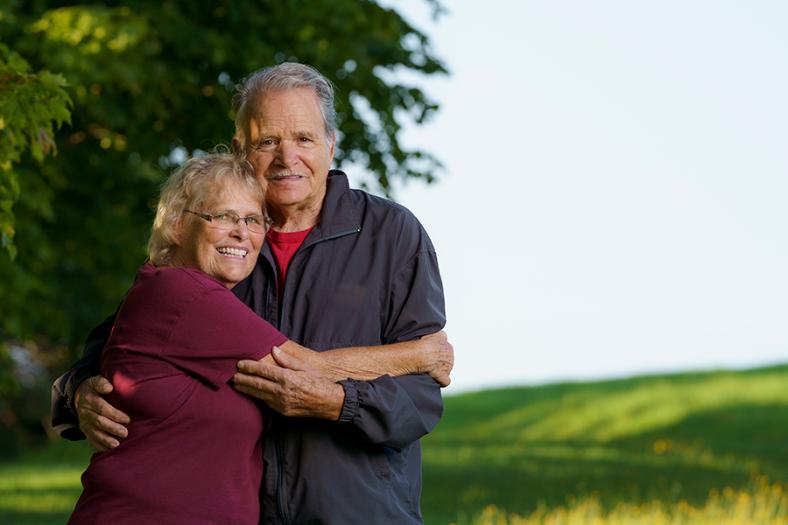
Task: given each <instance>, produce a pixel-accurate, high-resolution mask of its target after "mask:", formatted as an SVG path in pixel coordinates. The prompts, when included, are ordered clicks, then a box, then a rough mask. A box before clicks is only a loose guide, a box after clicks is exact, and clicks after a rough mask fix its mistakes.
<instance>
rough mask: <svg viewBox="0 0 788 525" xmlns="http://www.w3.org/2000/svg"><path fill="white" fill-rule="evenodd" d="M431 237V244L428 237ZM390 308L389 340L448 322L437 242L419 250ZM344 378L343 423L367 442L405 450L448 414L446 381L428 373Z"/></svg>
mask: <svg viewBox="0 0 788 525" xmlns="http://www.w3.org/2000/svg"><path fill="white" fill-rule="evenodd" d="M422 233H423V230H422ZM423 235H424V236H425V237H426V233H423ZM426 242H427V243H428V244H429V240H428V239H427V240H426ZM388 308H389V309H388V312H387V319H386V320H385V323H384V330H385V334H384V341H383V342H384V343H386V344H389V343H396V342H401V341H408V340H413V339H416V338H418V337H421V336H424V335H427V334H431V333H434V332H437V331H439V330H441V329H442V328H443V326H444V324H445V323H446V314H445V306H444V298H443V285H442V283H441V279H440V273H439V271H438V262H437V258H436V256H435V252H434V250H433V249H432V246H431V245H428V246H427V247H426V248H425V249H423V250H422V251H420V252H418V253H417V254H416V255H414V256H413V257H412V258H411V260H410V261H408V262H407V264H406V265H405V268H404V269H403V270H402V271H401V272H399V273H398V275H397V276H396V277H395V279H394V281H393V286H392V287H391V295H390V301H389V305H388ZM340 384H341V385H342V387H343V388H344V390H345V402H344V405H343V407H342V411H341V413H340V417H339V424H340V425H343V426H346V427H347V428H348V431H349V432H350V433H351V434H353V435H355V437H357V438H358V439H360V440H362V441H364V442H368V443H374V444H377V445H381V446H386V447H391V448H393V449H396V450H402V449H403V448H404V447H406V446H407V445H409V444H411V443H413V442H414V441H416V440H418V439H419V438H421V437H422V436H424V435H425V434H427V433H428V432H430V431H431V430H432V429H433V428H435V425H437V424H438V421H439V420H440V418H441V415H442V414H443V400H442V398H441V389H440V386H439V385H438V383H437V382H435V380H433V379H432V377H430V376H429V375H427V374H416V375H408V376H401V377H391V376H382V377H379V378H377V379H374V380H372V381H355V380H352V379H348V380H345V381H340Z"/></svg>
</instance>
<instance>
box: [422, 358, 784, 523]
mask: <svg viewBox="0 0 788 525" xmlns="http://www.w3.org/2000/svg"><path fill="white" fill-rule="evenodd" d="M786 385H788V366H778V367H770V368H764V369H759V370H750V371H745V372H712V373H694V374H679V375H670V376H653V377H638V378H633V379H624V380H615V381H603V382H593V383H576V384H571V383H570V384H554V385H546V386H539V387H527V388H507V389H500V390H491V391H484V392H478V393H470V394H464V395H460V396H455V397H451V398H448V399H447V400H446V415H445V416H444V420H443V421H442V422H441V424H440V426H439V427H438V429H437V430H436V431H435V432H434V433H433V434H431V435H429V436H427V437H426V438H425V439H424V487H425V488H424V491H423V497H422V501H423V505H422V507H423V510H424V515H425V518H426V521H427V523H429V524H430V525H445V524H446V523H448V522H450V521H452V520H456V519H457V516H466V517H467V516H474V515H477V514H478V513H479V512H481V511H482V509H484V508H485V507H487V506H490V505H492V506H494V507H495V508H497V509H506V511H507V512H508V513H515V514H517V515H519V516H531V515H532V513H533V512H535V511H536V510H537V509H539V508H543V509H556V508H558V507H560V506H563V505H566V502H567V498H570V497H574V498H578V499H580V500H582V499H584V498H591V497H593V498H595V500H596V501H598V502H599V503H600V504H601V505H603V506H604V508H607V509H610V508H611V507H612V506H615V505H618V504H621V505H635V506H637V505H641V504H642V503H643V502H649V501H653V502H661V503H662V504H664V505H667V506H668V507H671V506H675V505H676V504H677V502H678V501H681V500H684V501H685V502H686V504H688V505H691V506H693V508H701V507H703V506H704V505H706V502H707V500H709V498H710V494H713V491H714V490H720V489H722V488H724V487H730V488H731V489H732V490H744V489H747V487H750V486H751V483H752V480H753V479H759V478H760V477H762V476H766V477H768V478H769V479H771V480H773V481H774V482H775V483H777V484H778V485H779V484H782V485H783V486H784V485H785V484H788V447H786V446H785V443H788V430H786V429H788V387H786ZM747 490H750V489H747ZM666 508H667V507H666ZM671 508H672V507H671ZM677 523H680V522H677Z"/></svg>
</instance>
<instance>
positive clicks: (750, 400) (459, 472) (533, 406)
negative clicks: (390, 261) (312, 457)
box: [0, 365, 788, 525]
mask: <svg viewBox="0 0 788 525" xmlns="http://www.w3.org/2000/svg"><path fill="white" fill-rule="evenodd" d="M88 455H89V451H88V450H87V448H86V447H84V445H82V444H74V443H66V442H58V443H54V444H53V445H52V446H51V447H49V448H48V449H46V450H43V451H37V452H34V453H29V454H27V455H26V456H25V457H24V458H22V459H21V460H17V461H14V462H11V463H5V464H0V523H9V524H15V525H17V524H18V525H32V524H50V523H51V524H55V523H64V522H65V521H66V518H67V516H68V514H69V512H70V510H71V508H72V507H73V503H74V501H75V500H76V498H77V497H78V495H79V492H80V486H79V475H80V473H81V471H82V469H83V468H84V465H85V464H86V462H87V458H88ZM764 487H765V489H764ZM784 489H788V365H784V366H776V367H770V368H762V369H756V370H749V371H743V372H709V373H694V374H680V375H663V376H648V377H636V378H632V379H625V380H615V381H602V382H589V383H566V384H554V385H546V386H537V387H526V388H507V389H501V390H490V391H483V392H477V393H469V394H463V395H458V396H452V397H449V398H447V400H446V413H445V416H444V419H443V421H442V422H441V424H440V425H439V427H438V429H437V430H436V431H435V432H434V433H433V434H431V435H430V436H428V437H427V438H425V440H424V494H423V509H424V513H425V518H426V521H427V523H428V524H430V525H432V524H434V525H445V524H448V523H452V522H453V523H459V524H463V523H474V524H482V523H484V524H487V523H490V524H496V525H499V524H503V523H507V522H508V523H523V524H526V523H528V524H530V523H534V522H538V523H542V521H525V518H523V519H522V521H517V520H518V519H519V518H516V517H505V516H504V515H505V514H508V513H515V514H517V515H520V516H529V515H532V513H534V512H537V511H538V512H542V513H550V512H553V511H554V510H555V509H559V511H560V512H564V510H561V509H566V510H567V511H568V512H570V513H571V512H575V513H576V514H577V513H578V512H581V511H582V516H586V518H583V517H581V518H577V519H575V521H571V520H570V521H568V522H567V521H565V523H591V522H592V520H591V519H590V518H588V516H591V515H592V514H593V513H594V512H596V513H597V514H606V513H608V512H613V513H615V512H619V513H620V512H623V511H621V509H630V510H631V512H632V513H634V514H638V515H641V514H643V513H644V512H647V511H648V509H650V508H652V507H653V506H654V505H663V506H664V508H667V509H671V508H674V507H675V508H687V509H690V510H691V509H693V508H698V507H703V506H704V505H706V506H707V507H708V505H709V501H710V500H712V501H714V502H717V503H714V506H715V507H714V508H715V509H716V510H715V512H716V511H717V510H719V509H723V510H724V511H725V512H728V513H730V512H733V511H729V510H725V508H727V507H726V506H730V505H733V504H736V505H738V504H740V503H741V501H740V500H742V498H750V497H751V496H750V495H752V494H756V496H752V498H753V500H755V499H757V498H761V497H764V498H766V500H767V503H765V504H764V503H759V505H760V506H761V507H764V506H765V507H767V509H766V510H767V511H768V512H769V513H770V514H773V515H781V514H783V511H784V515H785V516H788V496H786V494H785V491H784ZM764 490H766V491H767V494H766V496H763V491H764ZM759 491H760V492H759ZM759 494H760V495H759ZM722 495H728V496H730V497H727V496H726V497H727V500H725V498H723V496H722ZM715 498H716V499H715ZM721 498H722V499H723V500H725V501H728V503H725V501H723V502H722V503H718V502H719V501H721ZM729 500H731V501H733V500H735V501H733V503H731V502H730V501H729ZM748 501H749V500H748ZM745 503H747V502H745ZM490 505H494V506H495V508H492V509H491V508H489V506H490ZM783 507H784V508H783ZM485 508H487V510H486V511H484V509H485ZM660 508H662V507H660ZM573 509H574V510H573ZM632 509H634V510H632ZM762 510H763V509H762ZM628 512H629V511H628ZM660 512H662V511H660ZM688 512H689V511H688ZM747 512H749V511H747ZM634 514H633V515H634ZM548 521H549V520H547V519H546V520H545V521H544V522H548ZM700 522H703V521H694V522H692V523H700ZM709 522H710V523H711V522H713V523H721V521H719V520H718V521H714V520H712V521H709ZM371 523H372V522H371ZM599 523H613V521H602V522H599ZM621 523H634V521H633V520H631V519H624V520H623V521H621ZM644 523H657V520H655V519H652V518H647V519H646V520H645V521H644ZM730 523H742V524H744V523H758V521H755V522H753V520H752V519H751V518H743V521H730ZM764 523H766V521H764ZM768 523H788V519H786V521H782V519H781V518H780V519H777V521H769V522H768Z"/></svg>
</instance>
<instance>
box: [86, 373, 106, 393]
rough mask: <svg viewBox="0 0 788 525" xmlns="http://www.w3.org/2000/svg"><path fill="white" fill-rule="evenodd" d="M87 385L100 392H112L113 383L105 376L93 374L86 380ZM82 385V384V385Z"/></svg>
mask: <svg viewBox="0 0 788 525" xmlns="http://www.w3.org/2000/svg"><path fill="white" fill-rule="evenodd" d="M85 383H87V386H88V387H90V389H92V390H94V391H95V392H96V393H98V394H102V395H103V394H109V393H110V392H112V383H110V382H109V380H107V378H105V377H103V376H93V377H89V378H87V379H86V380H85ZM83 384H84V383H83ZM81 386H82V385H80V387H81Z"/></svg>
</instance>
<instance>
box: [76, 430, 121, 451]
mask: <svg viewBox="0 0 788 525" xmlns="http://www.w3.org/2000/svg"><path fill="white" fill-rule="evenodd" d="M79 428H80V430H82V433H83V434H85V437H86V438H87V440H88V443H90V446H91V447H93V448H94V449H96V450H97V451H98V452H104V451H106V450H109V449H111V448H115V447H117V446H118V445H120V441H118V440H117V439H116V438H115V437H114V436H112V435H110V434H107V433H106V432H102V431H101V430H98V429H97V428H96V427H94V426H90V427H86V426H83V425H80V427H79Z"/></svg>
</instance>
